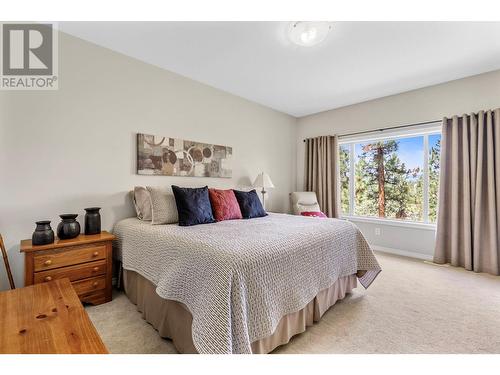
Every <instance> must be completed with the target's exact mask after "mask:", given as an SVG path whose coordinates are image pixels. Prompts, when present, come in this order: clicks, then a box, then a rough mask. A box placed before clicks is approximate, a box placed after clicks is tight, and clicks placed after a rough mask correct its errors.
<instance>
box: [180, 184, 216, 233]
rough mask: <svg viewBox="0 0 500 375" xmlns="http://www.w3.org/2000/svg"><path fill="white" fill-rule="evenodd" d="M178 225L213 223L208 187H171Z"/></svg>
mask: <svg viewBox="0 0 500 375" xmlns="http://www.w3.org/2000/svg"><path fill="white" fill-rule="evenodd" d="M172 191H173V192H174V197H175V203H176V204H177V212H178V214H179V225H181V226H190V225H197V224H207V223H213V222H215V219H214V215H213V213H212V206H211V205H210V198H209V196H208V187H207V186H205V187H202V188H195V189H192V188H182V187H179V186H175V185H172Z"/></svg>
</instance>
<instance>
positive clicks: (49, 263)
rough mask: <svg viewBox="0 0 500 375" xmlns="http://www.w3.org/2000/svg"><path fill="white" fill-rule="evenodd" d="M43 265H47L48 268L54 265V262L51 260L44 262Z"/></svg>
mask: <svg viewBox="0 0 500 375" xmlns="http://www.w3.org/2000/svg"><path fill="white" fill-rule="evenodd" d="M43 264H45V265H46V266H50V265H51V264H52V261H51V260H50V259H49V260H46V261H45V262H43Z"/></svg>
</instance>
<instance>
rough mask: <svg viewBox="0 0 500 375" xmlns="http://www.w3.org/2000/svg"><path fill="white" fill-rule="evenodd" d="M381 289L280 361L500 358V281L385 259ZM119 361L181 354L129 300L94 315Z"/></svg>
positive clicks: (312, 332)
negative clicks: (339, 356)
mask: <svg viewBox="0 0 500 375" xmlns="http://www.w3.org/2000/svg"><path fill="white" fill-rule="evenodd" d="M377 257H378V259H379V261H380V263H381V265H382V268H383V272H382V273H381V274H380V275H379V277H378V278H377V280H375V282H374V284H373V285H372V286H371V287H370V288H369V289H368V290H364V289H363V288H362V287H361V286H358V288H357V289H355V291H354V293H353V294H352V295H350V296H349V297H346V298H345V299H344V300H343V301H340V302H338V303H337V304H336V305H335V306H333V307H332V308H331V309H330V310H329V311H328V312H327V313H326V314H325V315H324V316H323V319H322V320H321V321H320V322H319V323H317V324H315V325H314V326H313V327H310V328H309V329H308V330H307V331H306V332H304V333H302V334H300V335H298V336H295V337H294V338H293V339H292V340H291V341H290V343H288V344H287V345H285V346H282V347H280V348H278V349H277V350H276V351H275V353H500V277H494V276H490V275H486V274H476V273H473V272H468V271H465V270H463V269H459V268H455V267H449V266H437V265H432V264H427V263H425V262H422V261H418V260H413V259H409V258H404V257H397V256H391V255H385V254H382V253H377ZM87 312H88V313H89V315H90V317H91V319H92V321H93V322H94V324H95V326H96V328H97V330H98V331H99V333H100V335H101V337H102V338H103V340H104V342H105V344H106V346H107V347H108V349H109V350H110V351H111V352H112V353H175V352H176V351H175V348H174V347H173V345H172V343H171V341H169V340H166V339H162V338H160V337H159V336H158V334H157V332H156V331H155V330H154V328H153V327H152V326H151V325H149V324H148V323H146V322H145V321H144V320H143V319H142V318H141V315H140V314H139V313H138V312H137V310H136V308H135V306H134V305H133V304H131V303H130V302H129V300H128V299H127V297H126V296H125V295H124V294H122V293H117V294H116V295H115V297H114V299H113V301H112V302H109V303H107V304H104V305H100V306H95V307H88V308H87Z"/></svg>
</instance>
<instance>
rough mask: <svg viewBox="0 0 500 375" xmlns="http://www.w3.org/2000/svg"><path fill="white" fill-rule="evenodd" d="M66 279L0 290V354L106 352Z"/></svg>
mask: <svg viewBox="0 0 500 375" xmlns="http://www.w3.org/2000/svg"><path fill="white" fill-rule="evenodd" d="M107 353H108V351H107V349H106V347H105V346H104V343H103V342H102V340H101V338H100V337H99V334H98V333H97V331H96V329H95V327H94V325H93V324H92V322H91V321H90V319H89V317H88V315H87V313H86V312H85V309H84V308H83V306H82V304H81V302H80V300H79V299H78V296H77V295H76V293H75V291H74V289H73V287H72V286H71V283H70V281H69V279H60V280H55V281H50V282H47V283H42V284H35V285H32V286H28V287H24V288H20V289H14V290H9V291H6V292H0V354H107Z"/></svg>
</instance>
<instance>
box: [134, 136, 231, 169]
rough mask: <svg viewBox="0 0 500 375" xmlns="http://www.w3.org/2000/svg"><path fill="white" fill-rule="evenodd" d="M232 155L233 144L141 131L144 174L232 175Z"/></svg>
mask: <svg viewBox="0 0 500 375" xmlns="http://www.w3.org/2000/svg"><path fill="white" fill-rule="evenodd" d="M232 155H233V149H232V147H229V146H220V145H212V144H209V143H201V142H194V141H186V140H183V139H178V138H168V137H162V136H156V135H149V134H137V173H138V174H141V175H159V176H185V177H225V178H230V177H231V176H232V166H231V161H232Z"/></svg>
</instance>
